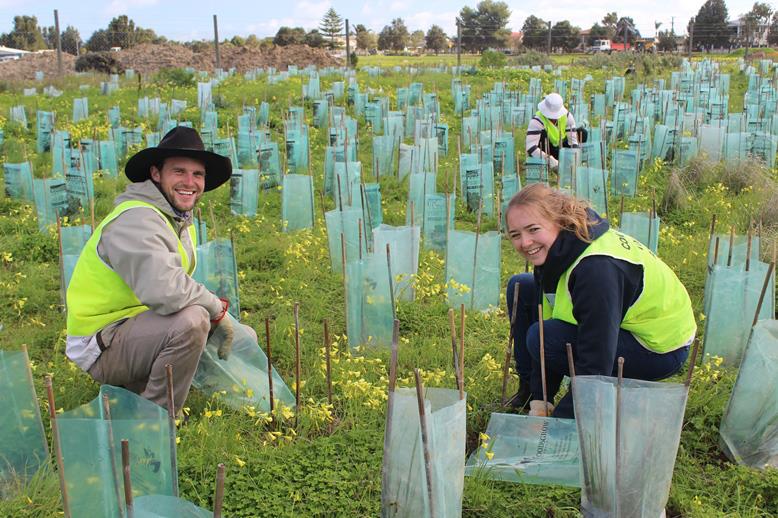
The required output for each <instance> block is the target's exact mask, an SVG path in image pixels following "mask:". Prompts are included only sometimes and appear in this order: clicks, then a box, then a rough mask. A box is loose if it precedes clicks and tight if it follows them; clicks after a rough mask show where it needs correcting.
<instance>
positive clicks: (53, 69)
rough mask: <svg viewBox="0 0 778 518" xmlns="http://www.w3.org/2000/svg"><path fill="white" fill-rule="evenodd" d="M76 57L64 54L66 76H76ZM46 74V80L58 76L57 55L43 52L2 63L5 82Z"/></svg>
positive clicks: (0, 77) (1, 67)
mask: <svg viewBox="0 0 778 518" xmlns="http://www.w3.org/2000/svg"><path fill="white" fill-rule="evenodd" d="M75 63H76V56H73V55H71V54H68V53H67V52H63V53H62V70H63V71H64V72H65V73H66V74H75V72H76V67H75ZM38 70H40V71H42V72H43V73H44V80H45V79H47V78H51V77H56V75H57V53H56V52H41V53H37V52H36V53H32V54H25V55H24V57H21V58H19V59H13V60H10V61H1V62H0V79H2V80H4V81H21V80H24V79H35V72H37V71H38Z"/></svg>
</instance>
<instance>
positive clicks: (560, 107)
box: [526, 93, 578, 170]
mask: <svg viewBox="0 0 778 518" xmlns="http://www.w3.org/2000/svg"><path fill="white" fill-rule="evenodd" d="M562 147H572V148H575V147H578V134H577V131H576V127H575V119H574V118H573V114H572V113H570V112H569V111H567V108H565V105H564V101H563V100H562V96H561V95H559V94H558V93H551V94H548V95H547V96H546V97H545V99H543V100H542V101H540V102H539V103H538V111H537V112H536V113H535V116H534V117H532V119H531V120H530V121H529V126H527V139H526V150H527V156H528V157H530V156H532V157H535V158H543V159H544V160H547V161H548V163H549V166H550V167H551V169H554V170H556V169H557V168H558V167H559V149H560V148H562Z"/></svg>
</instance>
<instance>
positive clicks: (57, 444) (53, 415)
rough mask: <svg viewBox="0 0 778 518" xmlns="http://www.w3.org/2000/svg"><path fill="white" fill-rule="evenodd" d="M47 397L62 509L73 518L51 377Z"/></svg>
mask: <svg viewBox="0 0 778 518" xmlns="http://www.w3.org/2000/svg"><path fill="white" fill-rule="evenodd" d="M46 396H47V397H48V400H49V422H50V423H51V440H52V442H53V443H54V455H55V457H56V458H57V474H58V475H59V488H60V491H61V492H62V508H63V510H64V511H65V518H71V516H72V515H71V514H70V498H68V486H67V484H66V483H65V462H64V461H63V459H62V443H61V441H60V437H59V426H57V410H56V408H57V407H56V406H55V403H54V386H53V384H52V381H51V376H50V375H47V376H46Z"/></svg>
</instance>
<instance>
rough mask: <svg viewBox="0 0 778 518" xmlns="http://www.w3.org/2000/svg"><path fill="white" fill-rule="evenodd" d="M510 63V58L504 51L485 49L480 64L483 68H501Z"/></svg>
mask: <svg viewBox="0 0 778 518" xmlns="http://www.w3.org/2000/svg"><path fill="white" fill-rule="evenodd" d="M507 64H508V58H507V57H505V54H503V53H502V52H497V51H496V50H485V51H483V53H482V54H481V60H480V61H479V62H478V65H479V66H480V67H482V68H499V67H504V66H505V65H507Z"/></svg>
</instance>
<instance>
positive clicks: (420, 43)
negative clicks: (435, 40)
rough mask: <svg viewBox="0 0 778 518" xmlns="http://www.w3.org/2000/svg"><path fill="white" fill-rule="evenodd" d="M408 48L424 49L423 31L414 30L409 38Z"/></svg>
mask: <svg viewBox="0 0 778 518" xmlns="http://www.w3.org/2000/svg"><path fill="white" fill-rule="evenodd" d="M410 46H411V48H414V49H423V48H424V31H422V30H415V31H413V32H412V33H411V36H410Z"/></svg>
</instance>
